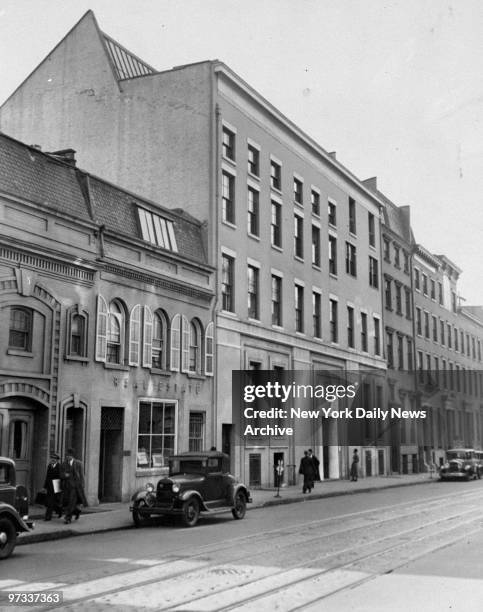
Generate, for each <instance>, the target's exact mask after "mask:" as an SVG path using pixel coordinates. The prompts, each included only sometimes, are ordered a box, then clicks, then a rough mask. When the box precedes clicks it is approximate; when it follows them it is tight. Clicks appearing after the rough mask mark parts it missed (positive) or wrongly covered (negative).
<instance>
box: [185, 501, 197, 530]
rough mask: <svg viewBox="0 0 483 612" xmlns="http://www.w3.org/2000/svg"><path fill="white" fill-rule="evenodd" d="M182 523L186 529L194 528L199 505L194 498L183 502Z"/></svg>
mask: <svg viewBox="0 0 483 612" xmlns="http://www.w3.org/2000/svg"><path fill="white" fill-rule="evenodd" d="M181 517H182V521H183V523H184V525H186V527H194V526H195V525H196V523H197V522H198V519H199V517H200V503H199V501H198V500H197V499H196V497H192V498H191V499H188V501H185V503H184V505H183V514H182V515H181Z"/></svg>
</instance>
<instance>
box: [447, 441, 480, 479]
mask: <svg viewBox="0 0 483 612" xmlns="http://www.w3.org/2000/svg"><path fill="white" fill-rule="evenodd" d="M482 473H483V471H482V470H481V468H480V463H479V459H478V458H477V454H476V451H474V450H473V449H472V448H452V449H450V450H447V451H446V461H445V463H444V464H443V465H442V466H441V468H440V470H439V476H440V478H441V480H452V479H457V478H458V479H459V478H462V479H464V480H470V479H472V478H473V479H476V478H481V475H482Z"/></svg>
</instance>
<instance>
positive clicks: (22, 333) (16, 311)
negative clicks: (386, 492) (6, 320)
mask: <svg viewBox="0 0 483 612" xmlns="http://www.w3.org/2000/svg"><path fill="white" fill-rule="evenodd" d="M8 347H9V348H11V349H15V350H17V351H31V350H32V311H31V310H30V309H28V308H19V307H13V308H11V309H10V328H9V334H8Z"/></svg>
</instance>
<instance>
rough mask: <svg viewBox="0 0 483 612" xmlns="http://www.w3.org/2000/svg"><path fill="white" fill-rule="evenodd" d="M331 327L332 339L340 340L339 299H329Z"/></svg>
mask: <svg viewBox="0 0 483 612" xmlns="http://www.w3.org/2000/svg"><path fill="white" fill-rule="evenodd" d="M329 327H330V341H331V342H338V341H339V329H338V320H337V300H329Z"/></svg>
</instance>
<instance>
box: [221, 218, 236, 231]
mask: <svg viewBox="0 0 483 612" xmlns="http://www.w3.org/2000/svg"><path fill="white" fill-rule="evenodd" d="M222 223H223V225H227V226H228V227H231V229H236V224H235V223H232V222H231V221H226V220H224V219H223V220H222Z"/></svg>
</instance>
